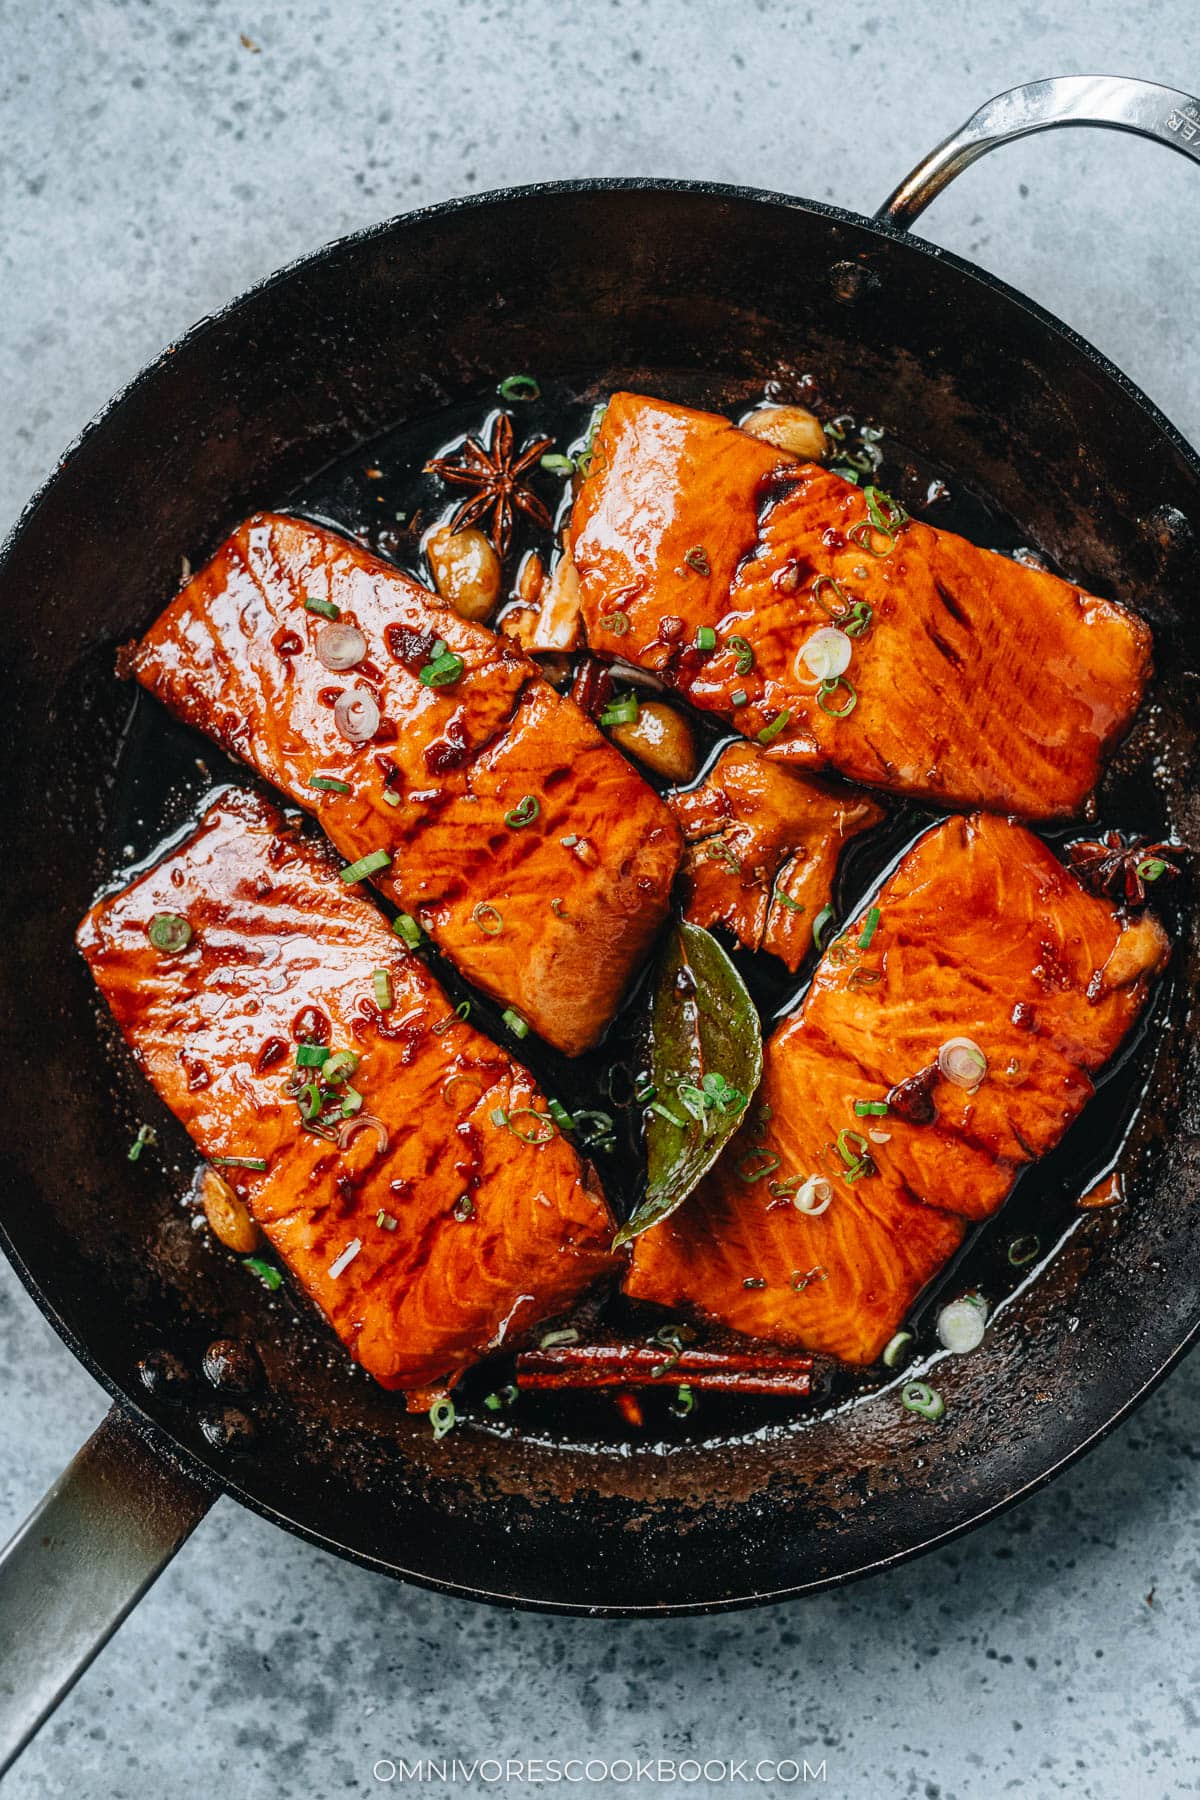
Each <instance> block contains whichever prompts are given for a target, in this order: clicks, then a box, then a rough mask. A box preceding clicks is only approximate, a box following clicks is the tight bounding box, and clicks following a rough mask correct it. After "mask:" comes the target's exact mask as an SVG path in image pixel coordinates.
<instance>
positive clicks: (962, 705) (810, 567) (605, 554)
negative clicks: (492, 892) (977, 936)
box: [572, 394, 1150, 819]
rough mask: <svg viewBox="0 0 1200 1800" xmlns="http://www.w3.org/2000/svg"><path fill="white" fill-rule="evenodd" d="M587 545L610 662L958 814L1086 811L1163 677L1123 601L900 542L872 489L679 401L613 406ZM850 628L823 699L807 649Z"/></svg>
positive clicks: (796, 752)
mask: <svg viewBox="0 0 1200 1800" xmlns="http://www.w3.org/2000/svg"><path fill="white" fill-rule="evenodd" d="M884 516H886V512H885V515H884ZM572 532H573V554H574V560H575V565H576V569H577V572H578V576H579V581H580V590H581V594H582V606H583V617H584V622H585V625H586V628H587V633H588V639H589V642H590V644H591V646H592V648H593V649H594V650H599V651H601V652H602V653H605V654H609V655H613V656H621V657H624V658H626V659H627V660H630V661H634V662H639V663H642V664H644V665H645V666H647V667H649V668H653V669H655V670H656V671H657V672H658V673H659V674H660V675H661V676H662V677H663V678H664V679H665V680H667V681H668V682H669V683H670V684H671V685H672V686H674V687H675V688H676V689H677V690H678V691H679V692H680V693H682V694H684V695H686V696H687V698H688V699H689V700H690V701H691V702H692V704H693V705H695V706H699V707H702V708H705V709H706V710H708V711H712V712H716V713H719V714H720V715H721V716H722V717H724V718H727V719H728V720H729V721H730V723H731V724H732V725H734V726H735V728H736V729H737V730H739V731H741V732H742V733H744V735H746V736H747V737H751V738H755V737H758V736H759V734H762V733H765V738H764V739H763V741H764V742H766V743H767V744H768V746H769V754H770V756H771V757H772V758H773V759H778V760H780V761H784V762H788V763H792V764H795V765H797V766H799V767H803V768H810V769H817V768H822V767H829V768H833V769H836V770H837V771H838V772H839V773H841V774H843V775H846V776H849V777H851V778H852V779H854V780H856V781H863V782H867V783H869V784H871V785H873V786H876V787H881V788H886V789H890V790H893V791H896V792H901V793H908V794H914V795H919V796H921V797H923V798H926V799H929V800H932V801H934V802H936V803H939V804H941V803H945V804H948V805H951V806H961V807H966V808H970V807H975V806H982V807H986V808H989V809H992V810H995V811H997V812H1003V813H1018V814H1021V815H1023V816H1025V817H1028V818H1035V819H1036V818H1055V817H1060V816H1070V815H1072V814H1074V813H1076V812H1077V811H1078V810H1079V808H1080V806H1081V804H1082V802H1083V801H1084V799H1085V798H1086V797H1087V795H1088V794H1089V793H1090V792H1091V790H1092V788H1093V787H1094V786H1095V784H1096V781H1097V779H1098V777H1099V774H1100V768H1101V762H1102V758H1103V756H1104V754H1105V752H1106V751H1107V750H1108V749H1109V748H1110V747H1111V746H1112V745H1113V743H1114V742H1115V741H1116V740H1117V739H1118V738H1119V737H1120V736H1121V735H1122V733H1123V732H1124V731H1125V730H1126V729H1127V728H1128V726H1129V724H1130V722H1131V721H1132V719H1133V716H1134V714H1135V713H1136V711H1137V708H1138V705H1139V703H1140V701H1141V696H1142V691H1143V687H1144V684H1145V681H1146V679H1147V677H1148V674H1149V669H1150V634H1149V630H1148V628H1147V627H1146V625H1145V624H1144V623H1143V622H1142V621H1141V620H1140V619H1138V618H1136V617H1135V616H1134V615H1133V614H1131V613H1129V612H1127V611H1126V610H1125V609H1124V608H1123V607H1121V606H1118V605H1115V604H1113V603H1112V602H1110V601H1106V600H1101V599H1097V598H1096V597H1095V596H1094V595H1091V594H1087V593H1085V592H1083V591H1082V590H1081V589H1080V588H1077V587H1075V586H1073V585H1072V584H1071V583H1070V582H1066V581H1062V580H1060V579H1059V578H1058V577H1057V576H1055V575H1051V574H1048V573H1046V572H1045V571H1043V570H1039V569H1033V568H1029V567H1027V566H1025V565H1024V564H1021V563H1016V562H1013V561H1011V560H1010V559H1009V558H1008V557H1005V556H1001V555H998V554H997V553H996V552H994V551H990V550H982V549H979V548H978V547H977V546H975V545H973V544H969V543H967V542H966V540H965V539H963V538H960V537H957V536H955V535H954V533H953V532H948V531H939V530H937V529H936V528H935V527H933V526H930V525H925V524H922V523H920V522H918V521H916V520H913V521H911V522H909V523H907V524H904V525H902V526H901V527H899V528H898V529H896V530H895V531H894V532H888V531H886V530H881V529H879V528H878V527H877V526H876V525H873V524H872V522H871V519H870V515H869V512H868V505H867V500H866V498H865V497H864V494H863V493H862V492H861V491H860V490H859V489H858V488H857V487H855V486H854V485H853V484H852V483H850V482H847V481H844V480H843V479H842V478H841V477H840V476H838V475H834V474H831V473H830V472H829V471H828V470H826V469H823V468H821V467H819V466H818V465H816V464H813V463H805V464H801V463H798V462H797V461H796V459H795V458H794V457H791V456H789V455H788V453H787V452H785V451H781V450H778V449H775V448H774V447H773V446H772V445H770V444H766V443H763V442H762V441H760V440H759V439H757V438H754V437H751V436H749V435H748V434H747V433H745V432H741V431H738V430H737V429H736V427H734V426H733V425H731V424H730V422H729V420H728V419H725V418H722V417H719V416H718V415H716V414H711V413H701V412H694V411H692V410H690V409H689V408H686V407H681V406H672V405H669V404H668V403H667V402H665V401H661V400H650V399H645V398H642V397H640V396H638V395H635V394H616V395H614V396H613V398H612V400H611V401H610V402H609V406H608V410H607V411H606V413H605V415H604V420H603V423H602V425H601V427H600V431H599V433H598V435H597V439H596V444H595V452H594V455H593V458H592V462H591V465H590V469H589V474H588V477H587V479H586V480H585V481H584V482H583V484H582V486H581V488H580V491H579V494H578V496H577V498H576V502H575V508H574V515H573V521H572ZM852 608H853V609H854V611H853V612H852V613H851V614H850V617H849V618H848V617H847V616H846V615H847V614H848V612H850V609H852ZM838 620H840V621H841V622H842V623H849V624H850V625H851V633H852V649H851V660H850V664H849V667H848V668H847V670H846V672H845V680H844V681H842V682H840V683H839V684H838V685H837V686H835V687H832V688H829V689H827V690H826V691H824V692H823V693H822V692H821V691H820V690H819V685H818V681H817V679H816V678H815V677H814V676H813V675H812V673H811V671H810V669H809V667H808V665H807V663H806V662H805V661H804V659H803V658H802V657H801V655H800V652H801V650H802V649H803V647H804V645H805V644H806V643H807V641H808V640H809V638H810V637H811V635H812V633H813V632H815V631H816V630H817V629H818V628H821V627H829V626H830V625H831V624H834V623H835V622H837V621H838ZM703 629H707V630H709V631H711V632H712V633H713V634H714V635H715V640H716V642H715V646H714V647H713V648H711V649H704V648H700V647H698V646H697V632H698V631H701V630H703ZM854 633H858V635H853V634H854ZM735 638H736V639H738V640H740V643H738V644H734V643H733V642H732V641H731V640H733V639H735ZM751 658H752V661H751ZM998 726H999V727H1000V728H998Z"/></svg>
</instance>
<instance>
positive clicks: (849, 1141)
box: [837, 1127, 870, 1169]
mask: <svg viewBox="0 0 1200 1800" xmlns="http://www.w3.org/2000/svg"><path fill="white" fill-rule="evenodd" d="M869 1149H870V1146H869V1145H868V1143H867V1140H866V1138H865V1137H864V1136H863V1134H862V1132H861V1131H851V1130H850V1129H849V1127H847V1128H846V1129H845V1130H843V1131H839V1132H838V1134H837V1153H838V1155H839V1156H840V1157H841V1159H842V1161H843V1162H844V1163H845V1165H846V1167H847V1168H848V1169H853V1168H855V1167H857V1165H858V1164H859V1163H860V1162H861V1161H862V1160H863V1158H864V1157H865V1156H866V1155H867V1154H868V1151H869Z"/></svg>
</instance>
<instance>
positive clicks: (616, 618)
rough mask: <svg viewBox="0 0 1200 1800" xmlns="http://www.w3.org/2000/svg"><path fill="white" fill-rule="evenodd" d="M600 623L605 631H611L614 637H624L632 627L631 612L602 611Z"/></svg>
mask: <svg viewBox="0 0 1200 1800" xmlns="http://www.w3.org/2000/svg"><path fill="white" fill-rule="evenodd" d="M600 623H601V625H603V627H604V629H605V631H611V632H612V634H613V636H614V637H624V636H625V633H626V632H627V631H628V630H629V627H630V618H629V614H628V613H624V612H610V613H601V615H600Z"/></svg>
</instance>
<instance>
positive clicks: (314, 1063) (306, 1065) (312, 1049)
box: [296, 1044, 329, 1069]
mask: <svg viewBox="0 0 1200 1800" xmlns="http://www.w3.org/2000/svg"><path fill="white" fill-rule="evenodd" d="M328 1056H329V1052H328V1050H327V1049H326V1048H325V1046H324V1044H297V1045H296V1067H297V1068H298V1069H319V1068H320V1067H321V1064H322V1063H323V1062H325V1061H326V1060H327V1058H328Z"/></svg>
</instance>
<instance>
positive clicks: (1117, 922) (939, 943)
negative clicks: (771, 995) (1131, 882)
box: [804, 814, 1168, 1210]
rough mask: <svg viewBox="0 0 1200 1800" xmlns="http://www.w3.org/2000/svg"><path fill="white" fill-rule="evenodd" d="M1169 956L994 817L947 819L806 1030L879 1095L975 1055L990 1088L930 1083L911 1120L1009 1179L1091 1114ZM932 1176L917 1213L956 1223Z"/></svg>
mask: <svg viewBox="0 0 1200 1800" xmlns="http://www.w3.org/2000/svg"><path fill="white" fill-rule="evenodd" d="M872 911H873V912H874V913H875V914H876V915H877V916H876V917H875V919H874V929H873V931H872V932H871V935H870V942H869V947H868V948H867V949H866V950H860V949H859V948H858V944H859V939H860V938H861V937H862V936H863V934H864V932H865V929H866V925H867V921H868V918H869V917H870V916H871V913H872ZM1167 954H1168V944H1167V938H1166V935H1165V933H1164V932H1163V930H1162V927H1161V926H1160V925H1159V924H1158V922H1157V920H1155V919H1154V918H1153V917H1151V916H1150V915H1149V914H1143V915H1142V916H1141V917H1140V918H1136V919H1128V918H1125V917H1123V916H1122V915H1121V914H1120V913H1119V912H1118V910H1117V909H1116V908H1115V907H1114V906H1113V905H1112V904H1111V902H1109V901H1107V900H1101V899H1097V898H1095V897H1094V896H1093V895H1091V894H1089V893H1087V892H1086V890H1085V889H1084V888H1083V887H1082V886H1081V885H1080V883H1079V881H1078V880H1077V879H1076V877H1075V876H1074V875H1073V874H1071V873H1070V871H1069V870H1067V869H1065V868H1064V867H1063V866H1062V864H1061V863H1059V861H1058V860H1057V858H1056V857H1055V856H1054V855H1053V854H1052V853H1051V852H1050V850H1048V849H1047V847H1046V845H1045V844H1043V843H1042V841H1041V840H1040V839H1039V838H1037V837H1035V836H1034V835H1033V833H1032V832H1030V831H1027V830H1025V829H1024V828H1023V827H1022V826H1019V825H1015V824H1013V823H1011V822H1010V821H1008V820H1005V819H998V818H995V817H993V816H991V815H987V814H984V815H980V816H976V817H973V818H954V819H948V820H947V821H946V822H945V823H944V824H943V825H940V826H937V827H935V828H934V829H933V830H932V831H930V832H928V833H926V835H925V836H924V837H923V838H921V839H920V840H919V841H918V842H917V844H916V845H915V846H914V848H913V849H912V850H911V851H910V852H909V853H908V855H907V856H906V857H905V858H904V859H903V861H902V862H901V863H900V865H899V867H898V868H897V869H896V871H895V873H894V874H893V875H892V876H891V878H890V879H889V880H888V881H887V882H886V883H885V884H884V887H883V889H882V890H881V892H880V893H879V895H878V896H877V899H876V901H875V905H874V909H869V911H868V912H866V913H864V914H863V915H862V917H861V918H860V919H858V920H856V921H855V922H854V924H852V925H851V926H850V927H849V928H848V930H847V931H846V932H845V933H844V934H843V935H842V937H841V938H840V939H839V941H838V943H837V944H836V945H834V946H832V947H831V949H830V952H829V953H828V954H827V955H826V956H825V957H824V958H823V960H822V962H821V964H820V967H819V968H818V970H817V973H816V976H815V977H814V980H813V984H812V987H811V989H810V991H809V994H808V997H807V999H806V1001H805V1006H804V1015H805V1019H806V1021H807V1023H808V1025H809V1027H810V1029H812V1030H814V1031H816V1032H817V1033H819V1034H821V1036H823V1037H824V1038H825V1039H826V1040H828V1041H829V1042H830V1043H832V1044H836V1045H837V1047H838V1049H839V1051H841V1052H843V1053H844V1054H846V1055H848V1056H852V1057H853V1058H854V1059H855V1061H856V1062H857V1063H858V1065H859V1067H860V1068H861V1069H862V1070H863V1071H864V1072H865V1073H867V1074H869V1075H870V1076H871V1077H872V1078H873V1079H874V1080H876V1081H877V1082H879V1083H880V1084H881V1085H882V1087H883V1089H884V1090H885V1091H887V1090H889V1089H891V1088H893V1087H896V1086H899V1085H900V1084H902V1083H905V1082H911V1081H912V1080H913V1078H914V1077H919V1076H921V1074H922V1072H923V1071H928V1070H930V1069H932V1068H933V1067H934V1065H936V1062H937V1056H938V1051H939V1049H940V1048H941V1046H942V1045H943V1044H945V1043H947V1042H949V1041H950V1040H952V1039H954V1038H956V1037H967V1038H969V1039H971V1040H972V1041H973V1042H974V1043H976V1044H977V1045H978V1046H979V1048H980V1050H982V1052H983V1054H984V1056H985V1057H986V1059H987V1076H986V1079H985V1080H984V1081H982V1082H981V1083H980V1085H979V1086H978V1088H977V1089H976V1090H975V1091H974V1092H973V1093H971V1092H967V1091H965V1090H964V1089H962V1088H959V1087H954V1086H952V1085H951V1084H950V1082H948V1081H946V1080H945V1079H944V1077H942V1076H940V1075H937V1074H935V1075H933V1076H932V1077H931V1078H930V1079H929V1080H928V1081H926V1082H925V1083H924V1084H923V1086H924V1091H925V1100H926V1102H927V1104H926V1105H925V1106H924V1107H918V1109H917V1110H918V1111H927V1110H929V1109H930V1108H932V1110H933V1112H934V1113H935V1114H936V1118H937V1121H938V1123H939V1125H941V1126H943V1127H944V1128H946V1129H948V1130H951V1131H952V1132H953V1133H954V1134H955V1135H956V1136H959V1137H961V1138H962V1139H963V1140H964V1141H966V1142H967V1143H970V1144H972V1145H975V1146H977V1147H978V1148H979V1149H980V1150H982V1151H983V1152H985V1153H986V1154H987V1155H988V1156H989V1157H993V1158H996V1159H998V1160H999V1161H1000V1162H1001V1163H1002V1164H1003V1165H1004V1166H1006V1167H1010V1168H1012V1169H1014V1170H1015V1169H1017V1168H1019V1167H1021V1166H1022V1165H1023V1164H1025V1163H1028V1162H1032V1161H1035V1160H1036V1159H1037V1158H1038V1157H1040V1156H1044V1155H1045V1154H1046V1152H1047V1151H1048V1150H1050V1149H1051V1148H1053V1146H1054V1145H1055V1144H1056V1143H1057V1142H1058V1141H1059V1139H1060V1138H1061V1137H1062V1135H1063V1133H1064V1131H1065V1130H1066V1129H1067V1126H1068V1125H1069V1124H1070V1123H1071V1122H1072V1120H1073V1119H1075V1118H1076V1117H1077V1116H1078V1114H1079V1113H1080V1112H1081V1111H1082V1110H1083V1108H1084V1106H1086V1104H1087V1103H1088V1101H1089V1100H1090V1098H1091V1096H1092V1093H1093V1091H1094V1090H1093V1086H1092V1080H1091V1078H1092V1076H1093V1075H1094V1074H1096V1072H1097V1071H1098V1070H1100V1069H1101V1068H1102V1067H1103V1066H1104V1064H1105V1063H1107V1062H1108V1061H1109V1060H1110V1059H1111V1058H1112V1056H1113V1055H1114V1054H1115V1052H1116V1051H1117V1049H1118V1048H1119V1047H1120V1045H1121V1043H1122V1042H1123V1040H1124V1038H1125V1037H1126V1035H1127V1033H1128V1032H1129V1031H1130V1029H1131V1028H1132V1026H1133V1025H1134V1023H1135V1022H1136V1020H1137V1018H1138V1015H1139V1014H1140V1012H1141V1010H1142V1007H1143V1006H1144V1004H1145V1001H1146V997H1147V994H1148V992H1149V987H1150V983H1151V981H1152V979H1153V977H1154V976H1155V975H1156V974H1158V972H1159V971H1160V970H1161V969H1162V967H1163V966H1164V964H1165V962H1166V959H1167ZM889 1148H890V1147H889ZM935 1170H936V1163H934V1166H933V1167H931V1169H930V1170H929V1171H928V1179H927V1184H926V1186H925V1187H924V1188H923V1189H922V1190H921V1194H922V1198H925V1199H928V1200H931V1201H934V1202H935V1203H937V1204H939V1205H943V1206H947V1207H952V1208H953V1209H954V1210H960V1209H961V1199H959V1200H956V1199H955V1197H954V1195H953V1193H952V1192H950V1191H940V1190H939V1189H938V1187H937V1186H936V1185H934V1177H935Z"/></svg>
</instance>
